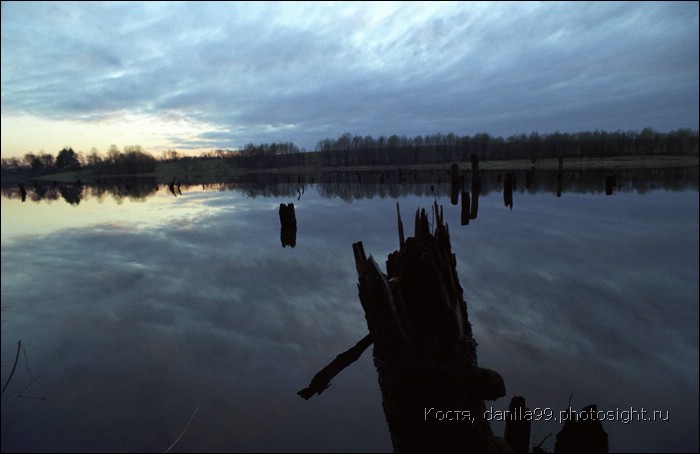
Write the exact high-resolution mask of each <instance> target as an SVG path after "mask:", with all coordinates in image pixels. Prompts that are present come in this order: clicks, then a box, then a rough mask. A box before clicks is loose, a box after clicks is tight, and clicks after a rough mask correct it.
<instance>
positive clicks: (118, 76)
mask: <svg viewBox="0 0 700 454" xmlns="http://www.w3.org/2000/svg"><path fill="white" fill-rule="evenodd" d="M647 126H649V127H652V128H655V129H657V130H661V131H668V130H672V129H677V128H693V129H696V128H697V127H698V3H697V2H656V3H655V2H651V3H648V2H642V3H636V2H620V3H607V2H580V3H554V2H545V3H533V2H522V3H506V2H496V3H480V2H478V3H477V2H475V3H472V2H464V3H461V2H459V3H454V2H452V3H438V2H426V3H370V2H360V3H301V2H283V3H266V2H254V3H220V2H214V3H205V2H193V3H169V2H152V3H151V2H147V3H140V2H137V3H128V2H118V3H111V2H100V3H89V2H75V3H72V2H60V3H32V2H2V156H3V157H7V156H11V155H23V154H24V153H26V152H29V151H32V152H39V151H41V150H44V151H46V152H49V153H52V154H54V155H55V154H56V153H57V152H58V151H59V150H60V149H61V148H62V147H63V146H66V145H70V146H72V147H73V148H74V149H76V151H84V152H89V151H90V149H91V148H92V147H97V149H98V150H100V151H101V152H105V151H106V150H107V148H108V147H109V145H110V144H116V145H117V146H119V147H123V146H125V145H135V144H140V145H142V146H143V147H144V148H145V149H146V150H147V151H150V152H152V153H153V154H154V155H160V153H161V152H162V150H165V149H167V148H174V149H177V150H178V151H180V152H183V153H195V152H197V153H198V152H200V151H204V150H211V149H216V148H236V147H240V146H243V145H245V144H246V143H249V142H254V143H260V142H272V141H293V142H294V143H296V144H297V145H298V146H299V147H304V148H307V149H309V150H312V149H313V148H314V147H315V145H316V143H317V142H318V141H319V140H321V139H323V138H325V137H338V136H339V135H341V134H343V133H344V132H350V133H352V134H361V135H368V134H369V135H373V136H375V137H376V136H379V135H391V134H399V135H401V134H406V135H408V136H415V135H425V134H434V133H438V132H442V133H448V132H454V133H456V134H460V135H472V134H475V133H478V132H487V133H489V134H492V135H500V136H504V137H507V136H509V135H511V134H520V133H529V132H532V131H538V132H540V133H548V132H554V131H557V130H558V131H562V132H575V131H581V130H594V129H603V130H611V131H614V130H641V129H642V128H644V127H647Z"/></svg>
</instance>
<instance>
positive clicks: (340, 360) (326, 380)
mask: <svg viewBox="0 0 700 454" xmlns="http://www.w3.org/2000/svg"><path fill="white" fill-rule="evenodd" d="M370 345H372V335H371V334H368V335H366V336H365V337H363V338H362V340H360V341H359V342H358V343H357V344H355V346H354V347H352V348H350V349H349V350H347V351H345V352H343V353H341V354H339V355H338V356H336V357H335V359H334V360H333V361H331V362H330V364H328V365H327V366H326V367H324V368H323V369H321V371H319V372H318V373H317V374H316V375H314V378H313V379H311V383H309V386H308V387H306V388H304V389H302V390H301V391H299V392H298V393H297V394H299V395H300V396H301V397H303V398H304V399H306V400H309V399H310V398H311V397H313V395H314V394H321V393H322V392H323V391H324V390H325V389H326V388H328V387H329V386H330V383H331V380H333V378H334V377H335V376H336V375H338V374H339V373H340V372H341V371H342V370H343V369H345V368H346V367H348V366H349V365H350V364H352V363H354V362H355V361H357V360H358V359H359V358H360V356H361V355H362V352H364V351H365V350H366V349H367V347H369V346H370Z"/></svg>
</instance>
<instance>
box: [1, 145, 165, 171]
mask: <svg viewBox="0 0 700 454" xmlns="http://www.w3.org/2000/svg"><path fill="white" fill-rule="evenodd" d="M164 156H165V155H164ZM157 164H158V161H157V160H156V158H154V157H153V156H152V155H150V154H148V153H146V152H145V151H143V149H142V148H141V146H140V145H130V146H126V147H124V150H123V151H121V150H119V148H118V147H117V146H116V145H112V146H110V147H109V150H108V151H107V155H106V156H102V155H101V154H100V153H99V152H98V151H97V149H95V148H93V149H92V150H91V151H90V153H89V154H87V155H83V154H81V153H77V152H76V151H75V150H73V148H71V147H64V148H63V149H62V150H61V151H59V152H58V155H56V157H55V158H54V157H53V155H52V154H50V153H39V154H34V153H27V154H25V155H24V157H23V158H15V157H12V158H3V159H2V169H3V172H13V171H14V172H23V171H26V170H29V171H31V173H32V174H34V175H42V174H51V173H58V172H70V171H72V170H80V169H86V168H90V169H91V170H92V171H93V173H94V174H96V175H132V174H137V173H150V172H154V171H155V169H156V166H157Z"/></svg>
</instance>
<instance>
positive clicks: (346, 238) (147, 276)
mask: <svg viewBox="0 0 700 454" xmlns="http://www.w3.org/2000/svg"><path fill="white" fill-rule="evenodd" d="M198 197H199V199H198V200H197V205H199V206H201V207H206V206H208V205H216V206H218V207H219V209H217V211H215V212H213V213H212V212H206V211H201V212H200V213H201V214H199V215H198V216H195V217H192V218H191V220H192V222H189V223H176V224H177V228H173V225H172V224H171V223H168V222H164V223H163V224H162V225H160V226H159V227H155V228H154V227H150V228H143V229H139V231H138V233H136V232H135V231H133V230H124V229H121V228H116V227H109V226H102V227H100V228H99V229H92V228H90V229H83V230H73V231H71V232H65V231H64V232H62V233H61V234H60V235H53V236H51V237H45V238H44V239H41V238H33V239H32V242H31V243H30V244H27V243H22V242H17V243H16V244H10V245H8V246H3V251H2V255H3V261H2V275H3V279H2V293H3V302H4V300H5V298H6V296H7V295H9V297H10V299H11V300H12V302H13V306H14V307H13V309H12V310H11V311H10V312H8V313H4V314H3V319H4V320H5V319H7V323H6V324H4V326H3V358H8V357H11V356H12V354H13V352H11V351H10V350H11V348H12V344H13V343H14V341H15V337H21V338H22V339H23V343H24V342H26V344H27V346H28V348H30V355H31V361H32V366H33V367H34V368H35V369H39V368H40V369H41V370H43V371H47V375H46V378H45V379H42V380H41V382H40V384H39V383H37V385H34V386H38V385H40V386H41V387H42V389H41V391H42V394H44V395H48V396H49V397H50V400H51V405H44V406H38V405H35V404H34V403H32V404H31V405H32V409H31V412H30V411H26V410H24V409H25V408H26V405H27V403H26V402H17V401H9V402H8V404H7V405H5V403H4V404H3V448H5V447H6V446H7V447H8V449H9V448H10V447H18V448H20V447H21V448H22V449H32V447H34V448H35V449H37V450H42V449H43V447H45V446H46V445H42V444H41V443H48V444H49V445H51V446H52V448H56V449H62V448H65V449H75V447H76V445H75V444H74V443H79V445H77V446H78V448H81V447H82V448H85V449H96V450H113V449H132V450H155V449H164V448H165V447H167V446H168V445H169V443H171V442H172V440H174V438H175V437H176V436H177V435H178V433H179V432H178V431H179V430H181V428H182V427H183V425H184V423H185V422H186V420H187V418H188V417H189V415H191V413H192V411H193V409H194V408H196V407H197V406H200V411H199V412H198V414H197V416H196V418H195V420H194V421H193V423H192V426H191V427H190V428H189V429H188V433H187V436H186V437H183V439H182V440H181V441H180V443H179V444H178V447H179V448H181V449H194V450H200V451H201V450H214V451H216V450H269V451H289V450H337V449H346V448H347V449H359V450H365V449H366V450H389V449H390V445H389V443H390V442H389V436H388V433H387V430H386V425H385V423H384V418H383V414H382V410H381V401H380V395H379V391H378V387H377V382H376V372H375V371H374V369H373V366H372V364H371V358H370V355H369V354H368V353H365V356H364V357H363V358H362V359H361V360H360V361H359V362H358V363H357V364H355V365H353V366H352V367H351V368H348V369H346V370H345V371H344V372H343V373H342V374H340V376H338V377H337V378H336V379H335V380H334V381H333V383H334V385H333V386H332V387H331V389H330V390H329V391H327V392H325V393H324V394H323V395H322V396H321V397H320V398H315V399H311V400H310V401H308V402H306V401H303V400H302V399H299V398H298V396H296V391H298V390H299V389H301V388H302V387H304V386H306V384H307V383H308V380H309V379H310V378H311V377H312V376H313V374H314V373H315V372H317V371H318V370H319V369H320V368H321V367H323V366H324V365H325V364H326V363H327V362H328V361H330V360H331V359H332V358H333V357H334V356H335V355H336V354H338V353H339V352H341V351H344V350H345V349H347V348H348V347H350V346H352V345H353V344H354V343H355V342H356V341H357V340H358V339H359V338H361V337H362V336H363V335H364V333H365V332H366V324H365V320H364V314H363V313H362V309H361V306H360V304H359V299H358V297H357V288H356V285H355V284H356V274H355V270H354V263H353V259H352V251H351V244H352V243H353V242H355V241H359V240H362V241H363V242H364V244H365V249H366V250H367V251H368V253H371V254H373V255H374V256H375V257H376V259H377V261H378V262H379V263H380V264H382V267H383V263H384V260H385V259H386V255H387V253H388V252H391V251H392V250H394V249H395V248H396V247H397V243H398V241H397V238H396V231H395V229H396V223H395V217H394V216H395V200H391V199H375V200H372V201H360V202H354V203H352V204H346V203H344V202H341V201H329V200H327V199H322V198H319V197H318V196H317V195H316V194H314V193H313V191H309V190H308V189H307V191H306V194H305V196H304V198H303V199H302V200H300V201H299V202H295V205H296V207H297V208H296V211H297V220H298V225H299V233H298V245H297V247H296V248H295V249H294V250H290V249H283V248H282V247H281V246H280V244H279V219H278V215H277V209H278V207H279V202H280V201H279V200H270V199H264V200H250V199H243V200H241V199H242V198H241V197H240V196H238V197H236V196H232V195H231V193H226V192H222V193H215V194H212V193H208V194H201V195H199V196H198ZM673 197H674V198H677V197H681V195H678V194H676V195H674V196H673ZM683 197H685V196H683ZM687 197H688V198H689V199H690V201H691V202H692V203H697V193H692V192H691V193H690V194H689V195H687ZM182 200H185V199H184V198H183V199H178V203H183V205H184V206H182V207H181V210H182V211H186V208H187V207H186V203H185V202H182ZM229 200H234V201H235V202H236V206H235V208H228V206H227V203H226V202H227V201H229ZM639 200H640V199H638V196H635V195H627V196H617V197H616V198H615V199H603V198H601V197H598V198H596V197H592V196H579V197H567V200H566V203H563V202H562V199H554V198H551V199H547V198H546V197H530V196H526V197H523V196H519V199H518V200H517V201H516V207H515V208H514V210H513V211H510V210H505V209H503V207H502V201H501V200H500V197H499V195H498V194H496V195H495V196H494V197H487V198H484V199H483V201H482V203H481V205H480V216H479V218H478V220H476V221H475V222H473V223H471V225H470V226H468V227H461V228H460V227H459V222H458V218H457V216H459V210H458V208H456V207H455V208H454V209H452V208H453V207H450V206H448V205H447V204H445V211H446V216H447V219H448V222H449V223H450V226H451V236H452V242H453V251H454V252H455V253H456V254H457V259H458V265H457V270H458V272H459V274H460V282H461V284H462V287H463V288H464V291H465V298H466V301H467V304H468V308H469V315H470V320H471V322H472V324H473V325H474V330H475V334H474V335H475V339H476V340H477V342H479V348H478V353H479V360H480V364H481V365H482V366H484V367H490V368H493V369H495V370H497V371H499V372H500V373H501V374H502V375H503V377H504V379H505V381H506V387H507V391H508V396H512V395H514V394H522V395H524V396H525V397H526V398H527V400H528V405H529V406H530V407H531V408H533V407H536V406H539V407H547V406H548V407H552V408H554V409H555V410H559V409H562V408H563V407H564V406H565V404H566V402H567V399H568V396H569V394H570V393H571V392H572V391H573V392H574V407H576V408H577V409H578V408H580V407H582V406H583V405H585V404H588V403H591V402H595V403H597V404H598V406H599V408H601V409H609V408H614V407H616V406H618V407H629V406H634V407H637V406H645V407H646V408H650V409H660V410H666V409H669V410H670V411H671V412H672V413H671V414H672V417H673V421H674V422H673V424H670V423H641V422H638V423H636V424H630V425H626V426H623V425H622V424H621V423H608V424H605V425H604V426H605V429H606V430H607V431H608V432H609V434H610V440H611V447H612V448H613V449H616V447H617V446H619V447H624V448H625V449H627V448H628V447H630V449H643V448H645V447H648V446H651V447H654V449H657V448H658V449H665V448H666V447H669V449H670V447H676V448H677V449H680V450H688V449H690V448H693V447H694V446H696V445H695V444H696V443H697V440H696V438H697V437H690V438H689V434H690V435H692V434H693V433H696V427H697V416H696V415H697V345H698V342H697V338H698V334H697V325H696V322H697V310H698V309H697V304H696V303H695V302H696V301H697V298H698V295H697V291H698V290H697V286H694V287H693V286H688V282H697V250H698V248H697V213H687V210H686V211H685V212H683V211H681V210H679V209H677V208H676V206H675V204H674V205H672V206H671V205H669V203H670V202H669V200H672V199H668V198H665V197H662V196H656V195H655V194H650V195H647V196H645V197H644V199H643V200H644V202H645V203H646V204H647V205H649V207H648V208H647V209H642V208H639V206H640V205H643V204H640V203H638V202H639ZM676 200H677V199H676ZM284 202H285V203H287V202H288V201H287V200H284ZM431 202H432V199H421V198H418V197H410V198H406V199H402V200H401V206H402V215H403V218H404V224H405V227H406V233H407V235H411V234H412V231H413V228H412V219H413V213H414V210H415V208H416V207H417V206H425V207H427V206H428V205H429V204H430V203H431ZM268 205H269V206H268ZM666 205H669V206H668V207H666ZM261 207H262V208H261ZM370 208H371V209H370ZM622 209H626V210H627V212H626V216H625V217H624V218H623V219H620V220H619V221H615V219H617V218H616V215H615V213H616V212H618V211H619V210H622ZM647 210H651V211H652V212H658V210H661V211H664V210H665V212H667V213H669V214H668V215H667V217H664V216H659V217H656V218H653V217H651V216H649V214H648V211H647ZM535 214H539V216H540V217H537V216H534V215H535ZM543 219H546V224H545V225H546V226H548V227H546V228H541V226H542V222H543ZM669 224H671V225H673V226H674V228H673V229H672V230H671V229H668V225H669ZM671 233H672V234H671ZM679 238H680V240H679ZM608 240H613V242H612V243H610V244H614V245H615V246H614V248H611V247H608V246H607V245H608V243H607V241H608ZM693 242H695V243H693ZM669 250H671V251H674V253H673V254H670V253H668V252H667V251H669ZM677 263H681V264H683V265H687V266H686V268H687V269H685V268H683V267H679V266H677V265H676V264H677ZM11 264H17V265H16V266H13V265H11ZM693 276H694V277H693ZM30 346H31V347H30ZM15 385H17V386H19V385H20V383H16V384H15ZM19 400H21V399H19ZM53 402H56V404H55V405H54V404H53ZM693 402H695V403H693ZM491 404H492V403H489V405H491ZM493 404H494V406H497V407H500V408H505V407H506V406H507V404H508V402H507V399H501V400H499V401H497V402H496V403H493ZM6 416H7V417H6ZM25 418H26V419H25ZM64 421H65V427H64V426H63V422H64ZM22 424H25V425H26V427H34V428H35V429H34V430H37V431H38V430H39V429H36V428H37V427H48V428H51V429H50V431H51V432H50V434H44V433H42V437H39V438H37V437H35V435H36V433H35V432H31V433H30V432H27V429H26V428H25V429H20V427H21V425H22ZM41 424H43V426H42V425H41ZM659 424H666V426H663V427H662V428H660V429H657V427H660V426H659ZM42 430H43V429H42ZM495 430H496V432H497V433H502V432H499V431H502V428H501V429H499V428H498V426H497V425H495ZM534 430H535V426H533V431H534ZM545 430H546V432H544V433H540V434H539V438H540V439H541V438H543V437H544V436H545V435H546V433H547V432H549V431H556V430H558V428H557V426H556V425H548V426H547V427H545V428H544V429H542V431H545ZM22 433H24V434H27V435H26V436H21V435H16V434H22ZM8 434H15V435H14V437H13V438H10V435H8ZM76 434H79V435H76ZM125 434H129V435H125ZM668 436H673V440H671V441H669V440H668V439H667V437H668ZM76 439H77V440H78V441H76ZM42 440H43V441H42ZM691 450H692V449H691Z"/></svg>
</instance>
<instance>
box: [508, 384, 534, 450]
mask: <svg viewBox="0 0 700 454" xmlns="http://www.w3.org/2000/svg"><path fill="white" fill-rule="evenodd" d="M508 411H509V417H508V419H506V429H505V432H504V434H503V438H505V440H506V442H508V445H510V447H511V449H512V450H513V452H529V451H530V424H531V422H530V419H529V418H527V417H525V415H527V412H529V409H528V408H527V407H526V406H525V398H524V397H522V396H515V397H513V398H512V399H511V400H510V405H509V406H508Z"/></svg>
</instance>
